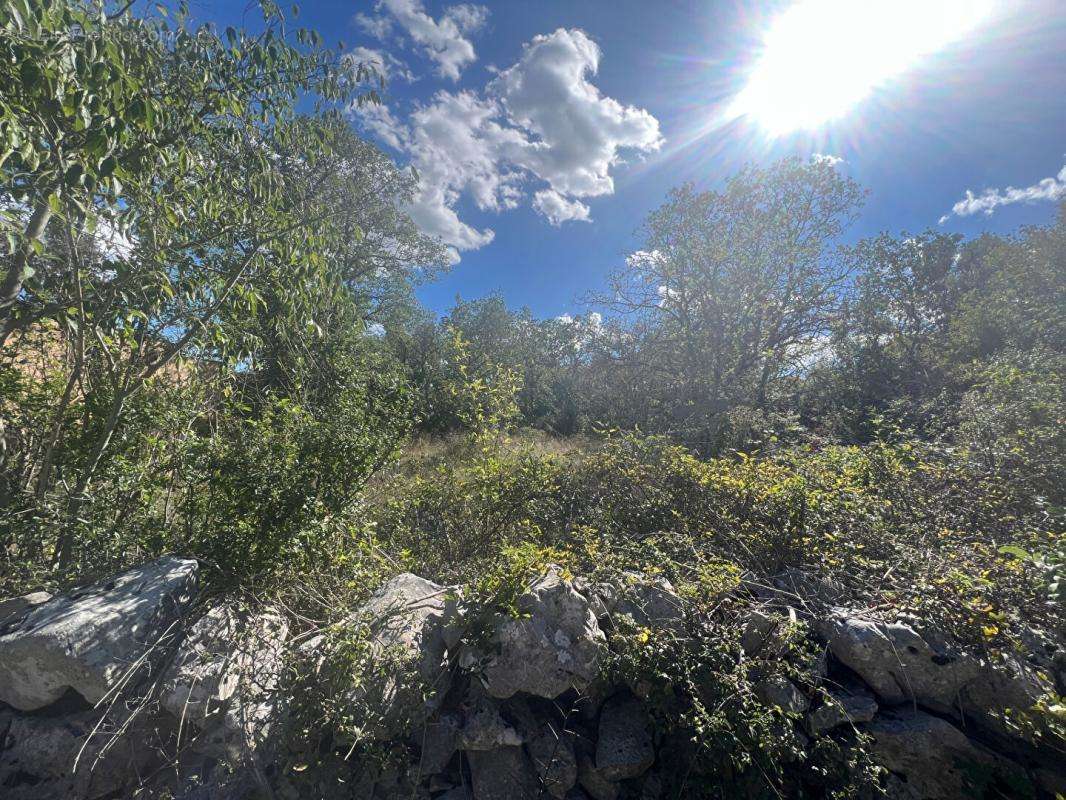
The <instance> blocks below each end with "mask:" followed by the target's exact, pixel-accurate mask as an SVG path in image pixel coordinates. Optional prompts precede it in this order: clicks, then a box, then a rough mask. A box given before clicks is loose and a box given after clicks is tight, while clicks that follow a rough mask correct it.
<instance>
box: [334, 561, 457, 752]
mask: <svg viewBox="0 0 1066 800" xmlns="http://www.w3.org/2000/svg"><path fill="white" fill-rule="evenodd" d="M449 595H450V591H449V590H448V589H447V588H446V587H443V586H438V585H437V584H435V583H433V582H431V581H427V580H425V579H424V578H420V577H418V576H417V575H413V574H411V573H409V572H405V573H402V574H400V575H397V576H396V577H395V578H393V579H392V580H390V581H389V582H388V583H386V584H385V585H384V586H382V587H381V588H380V589H379V590H378V591H377V592H376V593H375V594H374V596H373V597H371V598H370V600H369V601H368V602H367V603H366V605H364V606H363V607H362V608H361V609H360V610H359V611H358V612H356V613H355V614H354V615H353V616H352V618H351V621H350V624H352V625H365V626H366V634H367V635H368V636H369V639H370V642H369V653H370V657H371V658H372V659H373V660H374V661H375V662H376V663H377V664H378V665H379V666H380V665H383V664H387V665H388V668H385V669H379V670H374V671H373V672H372V673H370V674H369V675H367V676H364V677H366V678H367V680H366V682H365V683H364V684H363V685H361V686H360V688H359V689H358V690H357V691H356V692H355V693H354V694H353V697H352V700H353V702H356V703H364V704H365V703H370V704H372V705H373V706H374V707H376V708H379V709H381V711H382V714H381V718H380V720H378V721H376V722H374V723H369V724H368V725H367V728H366V730H364V732H363V733H364V735H366V736H368V737H370V738H374V739H379V740H384V739H389V738H392V737H394V736H397V735H400V734H402V733H403V732H404V731H405V730H410V729H411V728H412V727H413V726H417V725H421V724H422V723H423V722H424V721H425V720H426V719H427V718H428V717H429V715H430V714H432V713H433V711H435V710H436V708H437V707H438V706H439V704H440V700H441V698H442V697H443V696H444V694H445V693H446V692H447V690H448V687H449V684H450V673H449V671H448V664H447V659H446V651H447V644H446V642H445V638H446V633H447V631H448V630H449V628H450V626H451V625H453V624H454V623H455V616H456V612H455V604H454V603H453V602H452V601H451V599H450V597H449Z"/></svg>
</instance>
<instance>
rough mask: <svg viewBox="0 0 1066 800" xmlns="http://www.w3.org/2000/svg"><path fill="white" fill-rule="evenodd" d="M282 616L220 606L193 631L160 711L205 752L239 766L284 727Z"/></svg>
mask: <svg viewBox="0 0 1066 800" xmlns="http://www.w3.org/2000/svg"><path fill="white" fill-rule="evenodd" d="M287 635H288V626H287V625H286V623H285V621H284V620H283V619H282V618H281V617H280V616H279V615H277V614H275V613H272V612H266V613H262V614H257V615H249V614H246V613H241V612H239V611H237V610H235V609H232V608H227V607H223V606H218V607H216V608H213V609H211V610H210V611H208V612H207V613H206V614H205V615H204V616H203V617H201V618H200V619H199V620H197V622H196V623H195V624H193V625H192V627H191V628H190V629H189V631H188V633H187V634H186V636H185V638H184V640H183V641H182V643H181V645H180V646H179V647H178V650H177V652H176V653H175V655H174V658H173V659H172V661H171V663H170V665H169V667H168V668H167V671H166V673H165V674H164V679H163V687H164V688H163V693H162V696H161V703H162V705H163V707H164V708H165V709H166V710H167V711H169V712H170V713H171V714H172V715H173V716H174V717H175V718H176V719H179V720H182V722H183V727H185V726H189V725H191V726H192V727H193V728H194V729H195V730H199V731H200V732H201V734H200V736H199V737H198V738H197V740H196V742H195V746H196V748H197V749H198V750H200V751H201V752H204V753H207V754H209V755H213V756H216V757H218V758H224V759H228V760H230V761H236V760H238V759H240V758H242V757H243V756H244V755H247V754H251V753H254V752H256V751H257V750H258V749H259V747H260V746H261V745H262V744H263V743H264V742H266V741H268V740H269V738H270V736H271V734H272V733H273V732H274V729H275V727H276V726H277V725H278V724H279V723H280V718H281V716H282V708H283V706H284V703H283V702H282V699H281V698H280V696H279V688H280V687H279V682H280V677H281V671H282V666H283V665H282V657H283V655H284V653H283V647H284V643H285V640H286V638H287Z"/></svg>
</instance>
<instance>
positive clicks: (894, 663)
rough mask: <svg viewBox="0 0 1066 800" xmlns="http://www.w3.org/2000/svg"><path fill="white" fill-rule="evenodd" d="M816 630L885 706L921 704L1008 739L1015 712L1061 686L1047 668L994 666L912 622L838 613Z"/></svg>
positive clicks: (1009, 663) (1014, 664) (1011, 661)
mask: <svg viewBox="0 0 1066 800" xmlns="http://www.w3.org/2000/svg"><path fill="white" fill-rule="evenodd" d="M814 627H815V630H816V632H817V633H818V634H819V635H820V636H822V637H823V638H824V639H825V640H826V641H827V642H828V644H829V649H830V652H831V653H832V654H833V656H834V657H835V658H836V659H837V660H838V661H840V662H841V663H842V664H844V665H845V666H846V667H848V668H849V669H851V670H852V671H853V672H855V673H856V674H857V675H858V676H859V677H860V678H862V680H863V681H864V682H865V683H866V684H867V685H868V686H869V687H870V688H871V689H873V691H874V693H875V694H876V695H877V697H878V698H879V699H880V700H881V701H883V703H884V704H885V705H889V706H892V705H901V704H903V703H908V702H916V703H918V704H919V705H921V706H924V707H925V708H927V709H930V710H932V711H935V712H937V713H939V714H949V715H952V716H954V717H956V718H957V719H961V718H963V717H965V718H966V719H967V720H970V721H972V722H974V723H976V724H977V725H978V726H979V727H982V728H985V729H986V730H990V731H993V732H995V733H998V734H1000V735H1003V736H1012V735H1013V732H1012V731H1011V729H1010V727H1009V724H1008V719H1007V715H1006V710H1007V709H1021V708H1030V707H1031V706H1032V705H1033V704H1034V703H1035V702H1036V700H1037V698H1039V697H1040V696H1041V695H1043V694H1046V693H1047V692H1048V691H1049V690H1050V689H1051V688H1053V687H1052V685H1051V682H1050V680H1049V679H1047V678H1046V677H1042V675H1041V673H1040V671H1039V670H1037V669H1035V668H1033V667H1031V666H1029V665H1027V664H1024V663H1023V662H1021V661H1020V660H1018V659H1016V658H1008V659H1006V660H1005V661H1003V662H1002V663H1000V664H995V665H993V664H991V663H988V662H985V661H982V660H980V659H978V658H975V657H973V656H970V655H968V654H966V653H964V652H962V651H961V650H960V649H959V648H957V647H955V646H953V645H952V644H951V643H949V642H948V641H946V640H945V639H944V638H943V637H941V636H939V635H937V634H936V633H935V632H932V631H926V632H924V633H923V634H919V633H918V631H916V630H915V628H914V627H912V626H911V625H909V624H906V623H904V622H893V623H887V622H880V621H874V620H869V619H864V618H862V617H859V616H857V615H854V614H851V613H850V612H847V611H842V610H838V611H836V612H834V613H833V614H831V615H830V616H829V617H827V618H825V619H822V620H819V621H818V622H816V623H815V626H814Z"/></svg>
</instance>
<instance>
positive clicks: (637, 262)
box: [626, 250, 665, 272]
mask: <svg viewBox="0 0 1066 800" xmlns="http://www.w3.org/2000/svg"><path fill="white" fill-rule="evenodd" d="M664 261H665V258H664V257H663V254H662V253H661V252H660V251H659V250H636V251H634V252H632V253H630V254H629V255H628V256H626V266H627V267H629V268H630V269H632V270H635V271H637V272H644V271H645V270H651V269H655V268H657V267H659V266H661V265H662V264H663V262H664Z"/></svg>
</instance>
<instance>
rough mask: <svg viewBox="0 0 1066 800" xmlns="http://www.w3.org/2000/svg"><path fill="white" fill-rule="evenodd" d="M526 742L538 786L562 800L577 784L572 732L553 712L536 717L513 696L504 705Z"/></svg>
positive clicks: (522, 702)
mask: <svg viewBox="0 0 1066 800" xmlns="http://www.w3.org/2000/svg"><path fill="white" fill-rule="evenodd" d="M507 712H508V713H509V714H510V715H511V716H512V717H513V718H514V719H515V722H516V725H517V727H518V730H519V731H520V733H521V735H522V738H523V739H524V740H525V743H526V753H527V754H528V755H529V758H530V761H531V762H532V764H533V769H534V770H535V771H536V773H537V777H538V778H539V779H540V785H541V786H542V787H543V788H544V789H545V790H546V791H547V792H548V794H550V795H551V796H552V797H556V798H559V800H562V798H564V797H565V796H566V793H567V792H568V791H569V790H570V789H571V788H573V786H574V784H576V783H577V756H576V754H575V753H574V737H573V734H571V733H570V732H568V731H566V730H564V729H563V727H562V726H561V725H560V724H559V721H558V720H557V719H554V720H553V719H552V715H542V716H541V717H538V716H537V715H536V714H534V713H533V710H532V709H531V708H530V705H529V704H528V703H527V702H526V701H525V700H524V699H521V698H515V699H513V700H512V701H511V702H510V703H508V705H507Z"/></svg>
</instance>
